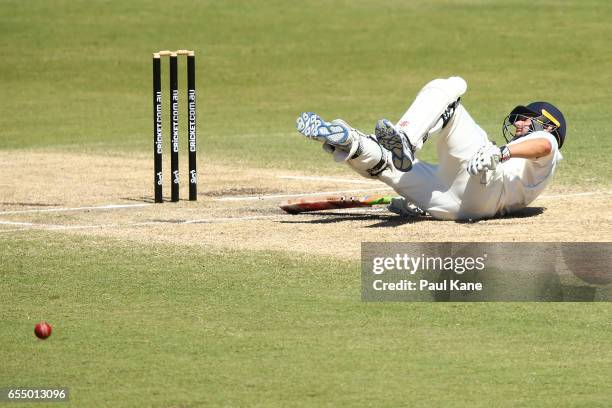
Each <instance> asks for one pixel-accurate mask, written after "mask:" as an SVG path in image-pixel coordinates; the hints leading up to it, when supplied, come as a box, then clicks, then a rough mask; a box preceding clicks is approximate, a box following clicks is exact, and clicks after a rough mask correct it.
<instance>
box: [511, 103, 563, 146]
mask: <svg viewBox="0 0 612 408" xmlns="http://www.w3.org/2000/svg"><path fill="white" fill-rule="evenodd" d="M521 118H531V119H532V121H531V126H530V130H529V132H527V134H529V133H532V132H537V131H539V130H543V131H546V132H549V133H550V134H552V135H553V136H554V137H555V139H557V143H558V145H559V149H560V148H561V146H563V142H564V141H565V130H566V124H565V118H564V117H563V114H562V113H561V111H560V110H559V109H557V108H556V107H555V106H554V105H553V104H551V103H548V102H533V103H530V104H529V105H527V106H523V105H519V106H517V107H516V108H514V109H512V112H510V114H508V116H506V118H505V119H504V124H503V127H502V133H503V135H504V138H505V139H506V142H509V141H511V140H514V139H518V137H516V136H515V131H514V126H513V124H514V123H515V122H516V121H517V120H519V119H521ZM522 136H525V135H522ZM519 137H521V136H519Z"/></svg>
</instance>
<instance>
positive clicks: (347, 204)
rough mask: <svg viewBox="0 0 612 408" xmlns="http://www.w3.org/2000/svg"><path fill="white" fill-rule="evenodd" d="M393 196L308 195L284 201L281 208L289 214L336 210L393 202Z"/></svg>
mask: <svg viewBox="0 0 612 408" xmlns="http://www.w3.org/2000/svg"><path fill="white" fill-rule="evenodd" d="M392 198H393V197H391V196H380V195H373V196H365V197H347V196H335V197H308V198H297V199H294V200H287V201H283V202H282V203H281V204H280V208H281V209H283V210H284V211H286V212H288V213H289V214H299V213H303V212H310V211H321V210H336V209H339V208H356V207H371V206H373V205H383V204H391V199H392Z"/></svg>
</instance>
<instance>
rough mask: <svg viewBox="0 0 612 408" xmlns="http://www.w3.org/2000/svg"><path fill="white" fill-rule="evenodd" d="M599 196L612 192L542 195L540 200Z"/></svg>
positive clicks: (611, 192)
mask: <svg viewBox="0 0 612 408" xmlns="http://www.w3.org/2000/svg"><path fill="white" fill-rule="evenodd" d="M598 194H602V195H603V194H612V191H588V192H585V193H571V194H556V195H541V196H539V197H538V198H545V199H546V198H565V197H581V196H591V195H598Z"/></svg>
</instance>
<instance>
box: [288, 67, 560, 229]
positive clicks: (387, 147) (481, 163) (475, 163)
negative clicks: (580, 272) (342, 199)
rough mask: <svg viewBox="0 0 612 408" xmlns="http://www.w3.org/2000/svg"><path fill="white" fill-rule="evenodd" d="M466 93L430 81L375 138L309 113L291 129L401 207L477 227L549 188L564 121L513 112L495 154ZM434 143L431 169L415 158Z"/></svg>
mask: <svg viewBox="0 0 612 408" xmlns="http://www.w3.org/2000/svg"><path fill="white" fill-rule="evenodd" d="M466 89H467V84H466V82H465V80H463V78H460V77H451V78H448V79H435V80H433V81H431V82H429V83H428V84H427V85H425V87H424V88H423V89H422V90H421V91H420V92H419V94H418V95H417V97H416V99H415V100H414V102H413V103H412V105H411V106H410V108H408V110H407V111H406V113H404V115H403V116H402V117H401V119H400V120H399V122H398V123H397V124H395V125H394V124H392V123H391V122H390V121H389V120H387V119H381V120H379V121H378V122H377V123H376V128H375V132H374V133H375V134H374V135H366V134H364V133H362V132H360V131H359V130H357V129H354V128H352V127H351V126H349V125H348V124H347V123H346V122H344V121H343V120H341V119H336V120H333V121H331V122H326V121H324V120H323V119H321V117H320V116H318V115H317V114H314V113H310V112H308V113H303V114H301V115H300V117H298V119H297V129H298V131H299V132H300V133H302V134H303V135H305V136H307V137H309V138H312V139H316V140H318V141H321V142H323V149H324V150H325V151H327V152H329V153H332V154H333V157H334V159H335V160H336V161H337V162H346V163H347V164H348V165H349V166H350V167H352V168H353V169H354V170H355V171H357V173H359V174H361V175H362V176H365V177H369V178H377V179H379V180H381V181H383V182H384V183H386V184H387V185H388V186H390V187H391V188H393V189H394V190H395V191H396V192H397V193H398V194H400V195H401V196H402V197H404V198H405V200H402V205H403V204H405V205H406V206H408V204H409V203H413V204H414V205H416V206H418V207H419V208H420V209H422V210H424V211H427V212H428V213H429V214H431V216H432V217H434V218H437V219H441V220H468V219H482V218H490V217H494V216H503V215H505V214H508V213H511V212H513V211H516V210H519V209H521V208H524V207H526V206H527V205H528V204H529V203H531V202H532V201H533V200H535V199H536V197H538V195H539V194H540V193H541V192H542V191H543V190H544V188H545V187H546V185H548V183H549V182H550V181H551V179H552V176H553V173H554V171H555V168H556V166H557V163H558V162H559V161H560V160H561V159H562V156H561V153H560V152H559V149H560V148H561V146H562V145H563V141H564V139H565V129H566V125H565V119H564V117H563V115H562V114H561V112H560V111H559V110H558V109H557V108H555V107H554V106H553V105H551V104H550V103H547V102H534V103H531V104H529V105H527V106H517V107H516V108H514V109H513V110H512V112H510V114H509V115H508V116H507V117H506V118H505V120H504V124H503V134H504V138H505V139H506V142H507V144H506V145H504V146H501V147H498V146H496V145H495V144H493V143H491V142H490V141H489V140H488V138H487V134H486V133H485V132H484V130H482V129H481V128H480V126H478V125H477V124H476V122H474V120H473V119H472V117H471V116H470V114H469V113H468V112H467V110H466V109H465V108H464V107H463V105H461V104H460V97H461V96H462V95H463V94H464V93H465V91H466ZM433 138H437V152H438V164H437V165H434V164H430V163H426V162H423V161H420V160H418V159H417V158H416V153H417V152H418V151H419V150H420V149H421V148H422V147H423V143H424V142H425V141H426V140H428V139H433ZM396 207H397V203H396ZM395 210H396V211H398V209H397V208H396V209H395ZM406 211H408V207H406ZM399 212H401V209H399Z"/></svg>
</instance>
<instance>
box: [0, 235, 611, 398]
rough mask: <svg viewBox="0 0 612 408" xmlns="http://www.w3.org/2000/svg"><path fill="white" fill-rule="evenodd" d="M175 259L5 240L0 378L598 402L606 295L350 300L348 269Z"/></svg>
mask: <svg viewBox="0 0 612 408" xmlns="http://www.w3.org/2000/svg"><path fill="white" fill-rule="evenodd" d="M185 252H186V251H185V249H184V248H179V247H170V246H163V245H162V246H156V247H154V246H139V245H134V244H129V245H126V243H125V242H122V241H113V240H102V239H94V238H90V239H85V240H83V239H82V238H79V239H78V240H77V238H76V237H70V236H62V235H57V234H46V233H33V234H30V235H29V236H25V235H22V236H20V237H18V238H15V239H14V240H12V241H10V242H9V241H1V242H0V261H1V262H2V265H4V266H3V268H2V275H1V281H0V282H1V283H0V285H1V286H0V290H1V292H2V293H3V296H2V301H1V305H2V310H3V316H2V351H1V352H0V353H1V355H2V370H0V384H2V385H6V386H9V385H20V384H21V385H24V384H29V385H63V386H69V387H70V391H71V393H72V402H71V405H72V406H92V407H93V406H109V407H111V406H112V407H136V406H151V407H169V406H174V407H178V406H184V407H188V406H189V407H195V406H217V405H224V406H279V407H286V406H330V407H336V406H374V407H378V406H423V407H431V406H466V407H491V406H498V407H515V406H530V407H533V406H544V407H559V406H589V407H593V406H602V407H603V406H606V405H607V404H608V403H609V402H610V394H609V391H610V388H609V385H608V386H605V385H604V384H607V383H608V380H609V378H610V374H612V372H611V371H610V364H609V362H610V361H611V359H612V350H611V349H610V341H609V340H610V339H609V336H610V326H609V325H610V308H609V306H608V304H531V303H514V304H507V303H493V304H435V303H384V304H380V303H363V302H361V301H360V279H359V273H360V272H359V268H358V267H356V266H355V264H354V263H349V262H346V263H341V262H337V261H334V262H328V261H326V260H324V259H319V260H309V259H306V257H298V256H295V255H291V254H283V253H270V252H259V253H252V252H236V253H226V254H224V255H223V256H219V254H217V253H207V252H200V251H196V252H192V254H191V255H190V256H185V255H184V254H185ZM43 318H44V319H47V320H48V321H49V322H50V323H51V324H52V325H54V327H55V328H56V332H55V333H54V334H53V335H52V336H51V337H50V338H49V339H48V340H46V341H44V342H43V341H38V340H36V339H34V338H33V335H32V330H33V326H34V322H36V321H38V320H39V319H43ZM15 406H17V405H15ZM19 406H21V405H19ZM35 406H38V405H35Z"/></svg>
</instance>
